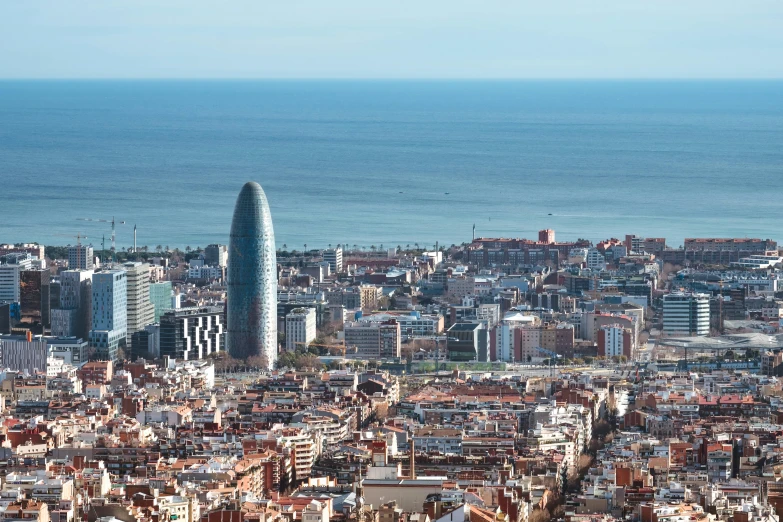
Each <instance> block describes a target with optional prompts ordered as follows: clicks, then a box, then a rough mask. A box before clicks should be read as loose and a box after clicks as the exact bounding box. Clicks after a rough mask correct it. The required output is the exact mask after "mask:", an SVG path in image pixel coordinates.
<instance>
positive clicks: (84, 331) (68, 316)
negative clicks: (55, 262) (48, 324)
mask: <svg viewBox="0 0 783 522" xmlns="http://www.w3.org/2000/svg"><path fill="white" fill-rule="evenodd" d="M92 275H93V272H92V270H64V271H62V272H60V302H59V304H58V306H57V308H53V309H52V335H53V336H57V337H72V336H75V337H81V338H82V339H87V338H88V336H89V332H90V312H91V306H90V301H91V300H92Z"/></svg>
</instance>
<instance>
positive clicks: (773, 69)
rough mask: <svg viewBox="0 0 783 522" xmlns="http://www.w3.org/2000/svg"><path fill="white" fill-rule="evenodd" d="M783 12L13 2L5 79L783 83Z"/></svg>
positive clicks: (669, 0)
mask: <svg viewBox="0 0 783 522" xmlns="http://www.w3.org/2000/svg"><path fill="white" fill-rule="evenodd" d="M781 28H783V2H781V1H780V0H766V1H761V0H537V1H527V0H513V1H499V0H497V1H494V0H481V1H461V0H413V1H411V0H393V1H377V0H229V1H225V2H216V1H214V0H209V1H207V0H182V1H179V0H176V1H175V0H122V1H121V0H24V1H16V0H2V1H0V78H6V79H7V78H465V79H487V78H549V79H551V78H783V58H781V57H783V30H782V29H781Z"/></svg>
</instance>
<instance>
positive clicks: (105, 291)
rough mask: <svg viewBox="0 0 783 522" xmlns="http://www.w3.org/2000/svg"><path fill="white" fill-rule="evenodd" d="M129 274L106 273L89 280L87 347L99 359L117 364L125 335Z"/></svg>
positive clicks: (124, 342) (107, 271)
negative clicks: (89, 320)
mask: <svg viewBox="0 0 783 522" xmlns="http://www.w3.org/2000/svg"><path fill="white" fill-rule="evenodd" d="M127 298H128V273H127V272H126V271H125V270H106V271H104V272H97V273H96V274H95V275H94V276H93V277H92V330H90V346H91V347H92V348H94V349H95V356H96V357H97V358H98V359H103V360H109V361H116V360H117V355H118V351H119V349H120V348H121V347H124V346H125V345H126V337H127V332H128V315H127V306H128V301H127Z"/></svg>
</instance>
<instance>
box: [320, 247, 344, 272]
mask: <svg viewBox="0 0 783 522" xmlns="http://www.w3.org/2000/svg"><path fill="white" fill-rule="evenodd" d="M324 261H326V262H327V263H329V270H331V271H332V273H335V274H339V273H341V272H342V271H343V249H342V247H339V246H338V247H337V248H330V249H328V250H324Z"/></svg>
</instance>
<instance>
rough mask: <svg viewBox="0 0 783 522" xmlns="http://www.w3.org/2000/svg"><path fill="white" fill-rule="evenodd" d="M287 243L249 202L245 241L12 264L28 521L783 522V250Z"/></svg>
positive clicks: (9, 385) (719, 244) (10, 362)
mask: <svg viewBox="0 0 783 522" xmlns="http://www.w3.org/2000/svg"><path fill="white" fill-rule="evenodd" d="M273 222H274V216H272V215H271V212H270V206H269V203H268V201H267V197H266V195H265V193H264V190H263V189H262V188H261V186H260V185H259V184H258V183H255V182H248V183H246V184H245V185H244V186H243V187H242V188H241V191H240V192H239V195H238V197H237V200H236V205H235V208H234V214H233V219H232V222H231V223H230V227H229V224H226V227H227V229H228V228H230V241H229V243H228V245H224V244H210V245H208V246H206V247H205V248H204V249H201V248H196V249H187V250H186V251H185V252H183V251H180V250H179V249H175V250H169V249H168V248H166V249H163V248H156V249H155V251H154V252H149V249H143V248H142V249H140V248H138V247H137V246H136V245H135V244H134V246H133V248H129V249H124V250H123V251H118V250H117V249H116V247H114V246H113V245H114V240H113V238H114V236H113V235H112V248H109V249H106V248H101V249H95V248H94V247H93V246H92V245H91V244H88V243H85V242H82V241H81V238H80V237H77V238H76V239H77V241H76V242H75V243H72V244H70V245H67V246H64V247H61V246H51V247H50V246H44V245H40V244H37V243H19V244H3V245H0V366H2V367H3V368H4V370H3V372H2V374H0V377H2V381H0V406H2V407H3V409H4V410H5V411H6V412H7V415H8V416H7V417H6V420H5V422H4V426H3V435H4V439H3V440H4V441H5V443H4V444H3V451H4V452H5V453H4V460H3V462H4V466H5V467H4V471H5V473H6V475H5V477H4V480H3V490H2V498H4V499H6V500H5V504H4V508H5V510H6V513H9V517H10V518H19V519H28V518H30V517H33V518H36V517H37V519H38V520H41V521H44V522H45V521H48V520H52V521H62V522H69V521H71V520H76V519H81V518H84V519H88V520H100V521H102V522H104V521H109V520H114V519H117V520H120V521H125V522H130V521H131V520H151V521H153V522H159V521H161V520H178V519H180V518H184V519H186V520H188V521H197V520H198V521H203V522H217V521H218V520H224V518H225V517H230V519H231V520H232V521H243V520H280V521H283V520H285V521H292V520H302V521H313V522H314V521H316V520H318V521H327V520H352V519H356V520H402V519H403V518H404V519H405V520H411V521H422V520H430V521H441V520H442V521H446V520H449V521H452V520H457V521H465V522H468V521H472V520H496V521H501V520H515V521H528V522H534V521H535V522H543V521H546V520H560V519H565V520H569V521H575V522H576V521H583V522H589V521H590V522H591V521H595V520H605V521H611V520H614V519H617V520H620V519H622V520H627V519H629V518H630V519H636V520H640V521H642V522H648V521H649V522H653V521H655V520H672V521H675V522H685V521H686V520H688V521H690V520H705V521H706V520H708V519H709V520H729V521H732V520H734V521H736V520H739V521H746V522H750V520H751V519H752V520H777V515H776V512H777V509H778V506H781V505H783V486H780V485H779V481H778V479H777V472H778V467H779V464H778V462H779V461H778V459H779V458H780V457H779V456H780V455H781V454H782V452H783V449H781V448H783V446H780V444H779V442H778V439H779V437H780V436H781V434H783V424H781V423H780V422H781V421H780V420H779V419H780V417H779V415H781V413H782V412H781V411H779V400H778V399H779V398H780V397H782V396H783V381H781V380H780V377H781V376H783V334H781V333H780V331H781V328H782V327H783V288H779V287H778V285H779V281H780V280H781V277H780V276H781V270H782V269H783V256H782V255H781V251H780V250H779V249H778V246H777V243H776V242H775V241H773V240H771V239H760V238H689V239H686V240H685V241H684V244H683V246H682V247H681V248H672V247H671V246H669V245H667V242H666V239H665V238H662V237H650V238H648V237H639V236H636V235H634V234H625V235H622V236H621V238H620V239H618V238H607V239H606V240H604V241H600V242H598V243H595V244H594V243H592V242H590V241H587V240H577V241H557V238H556V231H555V230H551V229H546V230H541V231H540V232H539V233H538V237H536V238H534V239H523V238H485V237H472V238H467V240H466V241H465V242H464V243H463V244H461V245H451V246H449V247H446V246H442V245H438V244H436V245H433V246H432V248H424V247H422V246H421V245H413V247H412V246H411V245H405V246H404V247H403V246H402V245H400V246H396V247H383V246H375V245H373V246H372V247H371V248H369V249H367V248H356V247H351V246H349V245H347V244H346V245H341V244H336V245H334V246H332V245H329V248H327V249H315V250H314V249H306V248H303V249H302V250H296V249H288V246H287V245H284V246H283V248H280V247H279V246H277V245H276V243H275V236H274V225H273ZM104 223H105V224H106V225H107V226H108V224H109V223H111V227H112V233H113V231H114V226H115V223H114V222H113V220H111V221H110V220H105V221H104ZM134 236H135V231H134ZM276 246H277V247H276ZM10 510H19V512H18V514H17V512H16V511H10ZM11 513H13V514H11Z"/></svg>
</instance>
